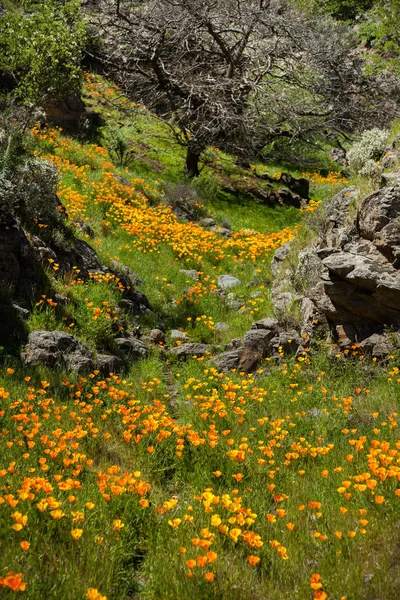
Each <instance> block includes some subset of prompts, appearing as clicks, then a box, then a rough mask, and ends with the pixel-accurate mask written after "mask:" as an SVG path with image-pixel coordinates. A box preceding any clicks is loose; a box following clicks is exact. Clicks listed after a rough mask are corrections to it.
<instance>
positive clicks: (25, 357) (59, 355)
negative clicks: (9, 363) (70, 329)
mask: <svg viewBox="0 0 400 600" xmlns="http://www.w3.org/2000/svg"><path fill="white" fill-rule="evenodd" d="M21 358H22V361H23V363H24V364H25V365H43V366H45V367H49V368H51V369H54V368H60V369H63V370H65V371H76V372H77V373H80V374H81V373H88V372H90V371H91V370H93V369H94V368H95V360H94V356H93V352H92V351H91V350H90V348H89V347H88V346H86V344H83V343H82V342H81V341H80V340H78V339H77V338H76V337H74V336H73V335H70V334H69V333H65V332H64V331H33V332H32V333H30V334H29V337H28V344H27V346H26V348H25V351H24V352H23V353H22V355H21Z"/></svg>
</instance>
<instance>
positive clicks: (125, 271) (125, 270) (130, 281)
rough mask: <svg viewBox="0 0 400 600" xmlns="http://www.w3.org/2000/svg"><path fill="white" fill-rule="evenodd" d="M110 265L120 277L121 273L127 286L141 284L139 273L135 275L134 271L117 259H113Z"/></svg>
mask: <svg viewBox="0 0 400 600" xmlns="http://www.w3.org/2000/svg"><path fill="white" fill-rule="evenodd" d="M112 266H113V268H114V269H115V270H116V271H117V274H118V275H119V276H120V277H121V275H123V277H124V279H125V280H126V281H125V283H126V285H127V286H130V287H132V288H134V287H135V286H141V285H143V280H142V279H140V277H139V275H136V273H134V272H133V271H132V269H130V268H129V267H127V266H126V265H124V264H122V263H120V262H119V261H117V260H113V261H112Z"/></svg>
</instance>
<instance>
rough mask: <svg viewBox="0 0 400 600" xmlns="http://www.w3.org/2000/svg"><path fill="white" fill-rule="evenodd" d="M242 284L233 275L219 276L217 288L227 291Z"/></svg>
mask: <svg viewBox="0 0 400 600" xmlns="http://www.w3.org/2000/svg"><path fill="white" fill-rule="evenodd" d="M241 283H242V282H241V281H240V279H238V278H237V277H234V276H233V275H220V276H219V277H218V287H219V288H221V289H222V290H229V289H230V288H233V287H235V286H237V285H240V284H241Z"/></svg>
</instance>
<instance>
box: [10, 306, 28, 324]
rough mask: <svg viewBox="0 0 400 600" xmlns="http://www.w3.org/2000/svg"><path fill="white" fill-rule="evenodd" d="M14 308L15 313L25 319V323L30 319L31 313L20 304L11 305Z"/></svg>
mask: <svg viewBox="0 0 400 600" xmlns="http://www.w3.org/2000/svg"><path fill="white" fill-rule="evenodd" d="M11 306H12V308H13V309H14V310H15V312H16V313H17V314H18V316H19V317H21V319H23V320H24V321H27V320H28V319H29V315H30V314H31V313H30V312H29V310H28V309H27V308H23V307H22V306H19V304H15V303H14V304H12V305H11Z"/></svg>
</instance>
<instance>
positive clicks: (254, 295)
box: [250, 292, 264, 300]
mask: <svg viewBox="0 0 400 600" xmlns="http://www.w3.org/2000/svg"><path fill="white" fill-rule="evenodd" d="M263 297H264V294H263V293H262V292H252V293H251V294H250V299H251V300H256V298H263Z"/></svg>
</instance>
